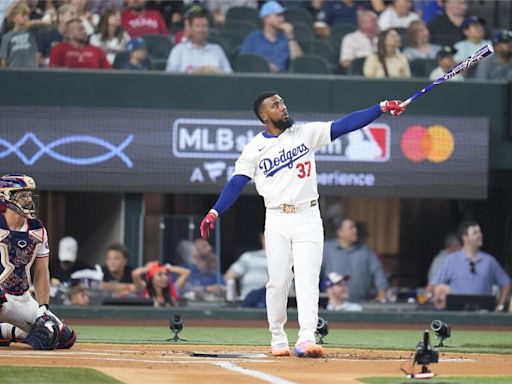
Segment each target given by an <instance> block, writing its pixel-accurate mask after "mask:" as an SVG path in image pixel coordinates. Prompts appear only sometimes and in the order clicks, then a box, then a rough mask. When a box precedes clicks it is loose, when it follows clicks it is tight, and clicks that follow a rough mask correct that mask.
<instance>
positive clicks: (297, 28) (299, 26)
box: [292, 22, 315, 40]
mask: <svg viewBox="0 0 512 384" xmlns="http://www.w3.org/2000/svg"><path fill="white" fill-rule="evenodd" d="M292 25H293V34H294V35H295V38H296V39H297V40H313V39H314V38H315V32H314V31H313V27H312V26H311V25H310V24H305V23H301V22H293V23H292Z"/></svg>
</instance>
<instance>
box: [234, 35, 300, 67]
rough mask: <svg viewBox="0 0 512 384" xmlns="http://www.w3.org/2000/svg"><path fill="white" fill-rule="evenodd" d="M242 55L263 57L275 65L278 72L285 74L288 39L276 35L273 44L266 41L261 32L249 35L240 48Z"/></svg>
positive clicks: (288, 51)
mask: <svg viewBox="0 0 512 384" xmlns="http://www.w3.org/2000/svg"><path fill="white" fill-rule="evenodd" d="M244 53H247V54H254V55H261V56H263V57H265V59H267V60H268V61H270V62H271V63H273V64H275V65H277V66H278V67H279V71H280V72H286V70H287V68H288V61H289V60H290V49H289V47H288V39H287V38H286V37H285V35H284V34H282V33H279V34H278V35H277V40H276V41H274V42H272V41H270V40H268V39H267V38H266V37H265V35H264V34H263V31H261V30H260V31H254V32H251V33H249V34H248V35H247V37H246V38H245V40H244V42H243V43H242V46H241V47H240V54H242V55H243V54H244Z"/></svg>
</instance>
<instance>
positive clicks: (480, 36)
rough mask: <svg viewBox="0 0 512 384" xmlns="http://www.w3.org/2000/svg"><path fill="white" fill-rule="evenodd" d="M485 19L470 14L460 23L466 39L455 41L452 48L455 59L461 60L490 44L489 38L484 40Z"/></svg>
mask: <svg viewBox="0 0 512 384" xmlns="http://www.w3.org/2000/svg"><path fill="white" fill-rule="evenodd" d="M484 24H485V21H484V20H483V19H481V18H479V17H477V16H470V17H468V18H467V19H466V20H464V22H463V23H462V27H461V28H462V30H463V32H464V35H465V36H466V40H462V41H459V42H457V43H455V45H454V48H455V49H456V50H457V53H456V54H455V61H456V62H457V63H458V62H461V61H462V60H464V59H467V58H468V57H469V56H471V55H472V54H473V53H475V52H476V51H478V50H479V49H480V48H482V47H483V46H485V45H487V44H491V42H490V41H489V40H485V39H484V36H485V29H484Z"/></svg>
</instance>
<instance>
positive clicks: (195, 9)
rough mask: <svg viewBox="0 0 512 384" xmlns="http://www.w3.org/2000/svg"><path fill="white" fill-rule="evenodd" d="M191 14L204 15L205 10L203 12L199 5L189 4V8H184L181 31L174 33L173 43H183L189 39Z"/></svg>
mask: <svg viewBox="0 0 512 384" xmlns="http://www.w3.org/2000/svg"><path fill="white" fill-rule="evenodd" d="M193 13H206V14H207V12H206V10H204V9H203V8H202V7H201V6H200V5H199V4H191V5H190V6H188V7H186V8H185V10H184V12H183V29H181V30H179V31H177V32H176V34H175V35H174V43H175V44H179V43H184V42H185V41H187V40H188V39H189V37H190V17H191V16H192V14H193Z"/></svg>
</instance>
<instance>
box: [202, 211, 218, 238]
mask: <svg viewBox="0 0 512 384" xmlns="http://www.w3.org/2000/svg"><path fill="white" fill-rule="evenodd" d="M218 216H219V214H218V213H217V211H215V210H214V209H210V212H208V214H207V215H206V216H205V217H204V219H203V221H201V226H200V227H199V229H200V230H201V237H202V238H203V240H206V239H207V238H208V237H210V229H214V228H215V220H217V217H218Z"/></svg>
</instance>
